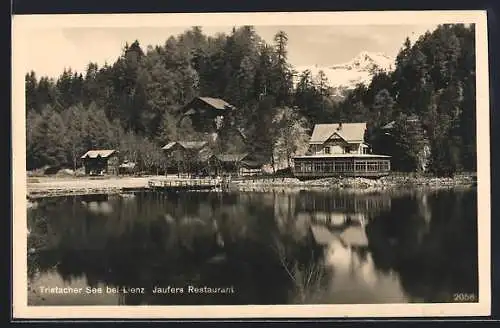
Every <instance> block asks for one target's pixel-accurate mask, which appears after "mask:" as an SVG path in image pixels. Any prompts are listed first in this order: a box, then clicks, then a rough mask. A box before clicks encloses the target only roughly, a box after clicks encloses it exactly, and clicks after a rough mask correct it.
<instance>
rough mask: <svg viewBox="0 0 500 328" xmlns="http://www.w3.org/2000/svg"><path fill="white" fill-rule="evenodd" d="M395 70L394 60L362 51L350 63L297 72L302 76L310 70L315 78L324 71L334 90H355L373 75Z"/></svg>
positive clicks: (298, 68)
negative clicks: (379, 71)
mask: <svg viewBox="0 0 500 328" xmlns="http://www.w3.org/2000/svg"><path fill="white" fill-rule="evenodd" d="M393 69H394V59H393V58H390V57H389V56H387V55H385V54H383V53H375V52H367V51H362V52H361V53H359V54H358V55H357V56H356V57H354V58H353V59H351V60H350V61H348V62H346V63H343V64H337V65H332V66H330V67H324V66H323V67H322V66H318V65H313V66H297V67H295V70H296V71H297V72H298V73H299V74H298V75H299V76H297V77H296V82H298V79H299V78H300V74H301V73H302V72H303V71H305V70H310V71H311V74H312V76H313V78H315V77H316V76H317V75H318V73H319V71H323V72H324V73H325V75H326V77H327V79H328V82H329V85H330V86H331V87H332V88H334V89H353V88H354V87H355V86H356V85H357V84H359V83H363V84H368V83H370V81H371V79H372V76H373V73H374V72H376V71H377V70H382V71H391V70H393Z"/></svg>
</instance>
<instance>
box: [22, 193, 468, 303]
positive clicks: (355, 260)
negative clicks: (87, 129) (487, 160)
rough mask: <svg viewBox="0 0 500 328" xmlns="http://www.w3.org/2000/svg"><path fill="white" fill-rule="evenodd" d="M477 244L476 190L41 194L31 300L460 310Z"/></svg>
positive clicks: (33, 220)
mask: <svg viewBox="0 0 500 328" xmlns="http://www.w3.org/2000/svg"><path fill="white" fill-rule="evenodd" d="M477 244H478V241H477V191H476V189H467V190H443V191H425V190H400V191H391V192H388V191H386V192H372V193H348V192H338V191H337V192H333V191H297V192H239V193H232V192H231V193H219V192H184V193H158V192H146V191H144V192H136V193H129V194H121V195H85V196H69V197H53V198H42V199H38V200H36V203H35V205H34V206H33V207H31V208H29V209H28V280H29V281H28V304H29V305H141V304H147V305H242V304H318V303H322V304H342V303H344V304H345V303H357V304H359V303H365V304H368V303H412V302H453V301H457V299H456V295H457V294H466V295H477V293H478V263H477V252H478V246H477ZM474 297H475V296H474ZM454 298H455V299H454Z"/></svg>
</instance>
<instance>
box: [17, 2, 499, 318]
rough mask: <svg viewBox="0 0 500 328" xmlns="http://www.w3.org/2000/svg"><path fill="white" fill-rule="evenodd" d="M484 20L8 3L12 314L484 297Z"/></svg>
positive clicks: (462, 302) (334, 306)
mask: <svg viewBox="0 0 500 328" xmlns="http://www.w3.org/2000/svg"><path fill="white" fill-rule="evenodd" d="M486 40H487V39H486V15H485V13H484V12H481V11H463V12H460V11H454V12H446V11H442V12H423V11H422V12H404V13H402V12H363V13H361V12H351V13H341V12H337V13H335V12H324V13H254V14H252V13H248V14H230V13H226V14H222V13H221V14H201V13H200V14H154V15H153V14H123V15H104V14H102V15H90V14H89V15H52V16H50V15H47V16H43V15H31V16H30V15H25V16H22V17H21V16H17V17H16V16H14V18H13V37H12V42H13V105H12V116H13V140H14V149H13V171H14V172H13V175H14V188H15V189H14V194H13V199H14V207H13V227H14V231H13V233H14V250H13V252H14V255H13V256H14V273H13V279H14V295H13V297H14V315H16V313H17V314H18V315H19V316H21V317H23V316H24V317H31V318H36V317H39V318H76V317H92V318H96V317H99V318H107V317H109V318H116V317H119V318H128V317H134V318H186V317H189V318H213V317H367V316H370V317H376V316H440V315H451V316H470V315H488V314H489V311H490V256H489V252H490V251H489V247H490V245H489V242H490V230H489V229H490V195H489V189H490V184H489V179H490V177H489V169H490V168H489V149H490V148H489V118H488V115H489V93H488V83H489V82H488V69H487V67H488V64H487V63H488V52H487V41H486Z"/></svg>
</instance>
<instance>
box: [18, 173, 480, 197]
mask: <svg viewBox="0 0 500 328" xmlns="http://www.w3.org/2000/svg"><path fill="white" fill-rule="evenodd" d="M156 178H165V177H164V176H147V177H99V178H90V177H80V178H74V177H37V178H28V184H27V196H28V198H30V199H31V198H40V197H49V196H64V195H81V194H97V193H120V192H123V191H124V190H134V189H137V190H139V189H145V188H147V187H148V182H149V180H151V179H156ZM475 185H476V180H475V178H474V177H473V176H469V175H464V176H457V177H454V178H435V177H432V178H431V177H416V176H387V177H382V178H380V179H376V180H372V179H364V178H325V179H317V180H309V181H300V180H298V179H295V178H279V177H274V178H273V177H265V178H246V179H242V180H233V181H232V182H231V189H232V190H235V191H272V190H280V191H283V190H288V189H302V190H304V189H318V188H319V189H351V190H355V189H358V190H368V189H369V190H371V189H392V188H405V187H406V188H411V187H426V188H453V187H473V186H475Z"/></svg>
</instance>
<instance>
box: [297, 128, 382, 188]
mask: <svg viewBox="0 0 500 328" xmlns="http://www.w3.org/2000/svg"><path fill="white" fill-rule="evenodd" d="M365 131H366V123H335V124H316V125H315V126H314V130H313V133H312V135H311V139H310V140H309V150H308V152H307V153H306V155H303V156H296V157H294V158H293V162H294V165H293V173H294V175H295V176H296V177H297V178H299V179H308V178H322V177H332V176H350V177H380V176H384V175H387V174H388V173H389V171H390V169H391V161H390V156H385V155H376V154H370V148H369V145H368V144H367V143H366V142H365Z"/></svg>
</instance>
